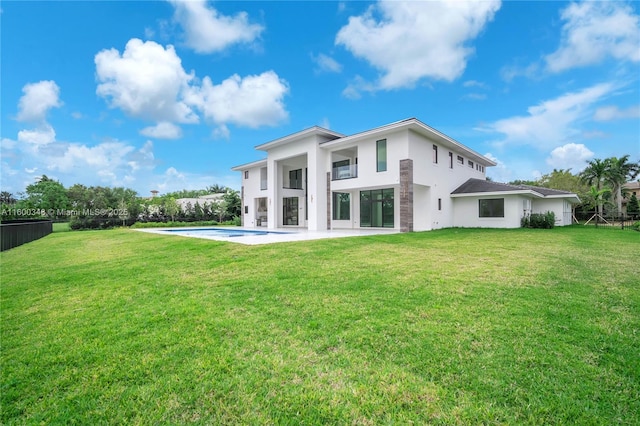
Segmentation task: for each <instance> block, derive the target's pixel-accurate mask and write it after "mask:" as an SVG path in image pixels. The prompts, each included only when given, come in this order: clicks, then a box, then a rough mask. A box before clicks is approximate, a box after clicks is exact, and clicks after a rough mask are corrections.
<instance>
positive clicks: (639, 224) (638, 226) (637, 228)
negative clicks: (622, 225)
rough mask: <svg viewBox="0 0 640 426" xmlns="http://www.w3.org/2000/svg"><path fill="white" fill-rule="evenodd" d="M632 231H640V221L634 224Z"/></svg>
mask: <svg viewBox="0 0 640 426" xmlns="http://www.w3.org/2000/svg"><path fill="white" fill-rule="evenodd" d="M631 229H633V230H634V231H640V220H639V221H637V222H634V223H633V225H631Z"/></svg>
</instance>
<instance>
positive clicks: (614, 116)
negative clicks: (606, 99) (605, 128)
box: [593, 105, 640, 121]
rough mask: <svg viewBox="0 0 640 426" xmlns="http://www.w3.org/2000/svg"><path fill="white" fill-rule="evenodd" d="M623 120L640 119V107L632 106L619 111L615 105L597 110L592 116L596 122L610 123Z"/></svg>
mask: <svg viewBox="0 0 640 426" xmlns="http://www.w3.org/2000/svg"><path fill="white" fill-rule="evenodd" d="M625 118H640V105H634V106H631V107H629V108H627V109H620V108H618V107H617V106H615V105H608V106H605V107H602V108H598V109H597V110H596V112H595V114H594V115H593V119H594V120H596V121H612V120H621V119H625Z"/></svg>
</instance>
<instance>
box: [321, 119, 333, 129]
mask: <svg viewBox="0 0 640 426" xmlns="http://www.w3.org/2000/svg"><path fill="white" fill-rule="evenodd" d="M318 125H319V126H320V127H322V128H323V129H331V123H330V122H329V119H328V118H327V117H324V118H323V119H322V121H321V122H320V124H318Z"/></svg>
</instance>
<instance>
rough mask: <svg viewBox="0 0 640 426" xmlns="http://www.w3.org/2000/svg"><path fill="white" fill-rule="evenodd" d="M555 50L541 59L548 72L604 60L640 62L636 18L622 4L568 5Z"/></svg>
mask: <svg viewBox="0 0 640 426" xmlns="http://www.w3.org/2000/svg"><path fill="white" fill-rule="evenodd" d="M561 17H562V19H563V20H564V21H565V24H564V25H563V27H562V39H561V42H560V46H559V48H558V50H556V51H555V52H553V53H552V54H550V55H547V56H546V57H545V61H546V64H547V68H548V70H549V71H551V72H560V71H564V70H567V69H570V68H576V67H582V66H586V65H592V64H597V63H600V62H602V61H603V60H604V59H606V58H607V57H612V58H615V59H618V60H625V61H626V60H628V61H632V62H638V61H640V16H638V15H637V14H635V13H634V11H633V8H632V7H631V6H630V5H628V4H625V3H623V2H614V1H585V2H582V3H571V4H570V5H569V6H567V7H566V8H565V9H564V10H563V11H562V13H561Z"/></svg>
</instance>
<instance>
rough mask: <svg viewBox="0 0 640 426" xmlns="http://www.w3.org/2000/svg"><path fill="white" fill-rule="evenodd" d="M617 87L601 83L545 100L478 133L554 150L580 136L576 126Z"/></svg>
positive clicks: (502, 140) (509, 142) (501, 141)
mask: <svg viewBox="0 0 640 426" xmlns="http://www.w3.org/2000/svg"><path fill="white" fill-rule="evenodd" d="M614 89H615V86H614V85H613V84H609V83H602V84H598V85H595V86H592V87H588V88H586V89H583V90H581V91H579V92H573V93H567V94H564V95H562V96H560V97H558V98H556V99H551V100H546V101H543V102H541V103H540V104H538V105H535V106H531V107H529V108H528V109H527V112H528V115H526V116H515V117H510V118H505V119H502V120H498V121H495V122H493V123H491V124H489V125H487V126H485V127H484V128H481V129H478V130H484V131H490V132H495V133H500V134H502V135H503V136H504V137H503V139H501V140H500V141H498V144H499V145H503V144H520V145H532V146H537V147H539V148H542V149H545V148H551V147H553V146H554V145H557V144H558V143H559V142H560V143H561V142H565V141H566V140H567V139H568V138H569V137H571V136H574V135H576V134H579V133H580V131H579V130H577V129H576V128H575V125H576V123H577V122H578V121H579V120H581V119H584V118H585V117H586V116H588V115H589V113H590V112H591V110H592V106H593V104H595V103H596V102H598V101H600V100H602V99H603V98H605V97H606V96H607V95H609V94H610V93H611V92H612V91H613V90H614Z"/></svg>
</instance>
